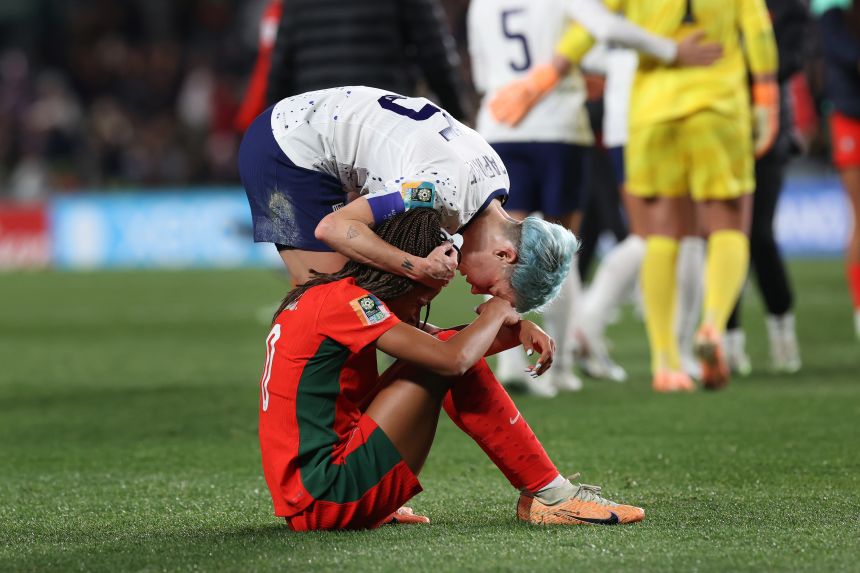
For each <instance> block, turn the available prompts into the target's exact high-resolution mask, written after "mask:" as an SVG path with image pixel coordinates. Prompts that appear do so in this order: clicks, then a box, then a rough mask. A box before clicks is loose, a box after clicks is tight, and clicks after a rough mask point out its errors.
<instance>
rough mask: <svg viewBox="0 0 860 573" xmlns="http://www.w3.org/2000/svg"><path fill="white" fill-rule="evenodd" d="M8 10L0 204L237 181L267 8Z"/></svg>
mask: <svg viewBox="0 0 860 573" xmlns="http://www.w3.org/2000/svg"><path fill="white" fill-rule="evenodd" d="M3 4H4V6H5V7H4V8H2V9H0V195H2V196H13V197H16V198H29V197H37V196H40V195H42V194H44V193H45V192H46V191H47V190H51V191H54V190H56V191H65V190H78V189H94V188H112V187H117V186H128V185H141V186H166V185H176V186H182V185H187V184H213V183H219V182H235V181H236V175H235V154H236V147H237V143H238V142H237V140H238V135H237V134H236V133H234V131H233V130H232V120H233V116H234V115H235V112H236V108H237V106H238V101H239V99H240V98H241V95H242V94H241V92H242V87H243V82H244V80H245V75H246V74H247V72H248V70H249V69H250V67H251V65H252V64H253V59H254V55H255V49H256V34H257V24H258V22H257V19H258V17H259V12H260V10H261V3H260V2H238V1H226V0H189V1H182V2H173V1H171V0H125V1H123V2H118V1H112V0H71V1H64V2H60V1H54V0H42V1H37V0H4V2H3Z"/></svg>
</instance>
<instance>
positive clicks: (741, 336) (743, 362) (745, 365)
mask: <svg viewBox="0 0 860 573" xmlns="http://www.w3.org/2000/svg"><path fill="white" fill-rule="evenodd" d="M746 341H747V339H746V334H745V333H744V331H743V330H741V329H740V328H733V329H730V330H727V331H726V337H725V343H726V361H728V363H729V369H730V370H731V371H732V373H733V374H738V375H739V376H749V375H750V374H751V373H752V364H751V363H750V357H749V355H747V351H746Z"/></svg>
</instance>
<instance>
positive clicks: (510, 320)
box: [475, 296, 522, 326]
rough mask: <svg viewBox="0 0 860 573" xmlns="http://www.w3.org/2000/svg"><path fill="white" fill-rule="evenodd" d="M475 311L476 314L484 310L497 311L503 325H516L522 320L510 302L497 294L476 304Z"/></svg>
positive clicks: (482, 312) (484, 311)
mask: <svg viewBox="0 0 860 573" xmlns="http://www.w3.org/2000/svg"><path fill="white" fill-rule="evenodd" d="M475 312H477V313H478V314H484V313H486V312H497V313H499V314H501V316H502V320H503V322H502V325H503V326H516V325H517V324H519V323H520V321H521V320H522V319H521V318H520V315H519V313H518V312H517V311H516V309H515V308H514V307H512V306H511V303H509V302H508V301H506V300H505V299H503V298H500V297H497V296H494V297H493V298H491V299H489V300H487V301H485V302H483V303H481V304H480V305H478V306H477V307H476V308H475Z"/></svg>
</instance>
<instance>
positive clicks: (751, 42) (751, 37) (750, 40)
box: [738, 0, 777, 75]
mask: <svg viewBox="0 0 860 573" xmlns="http://www.w3.org/2000/svg"><path fill="white" fill-rule="evenodd" d="M738 17H739V18H740V22H739V24H740V29H741V32H742V33H743V35H744V44H745V46H746V54H747V61H749V68H750V72H751V73H752V74H753V75H763V74H773V75H776V72H777V55H776V54H777V52H776V40H774V37H773V26H772V25H771V22H770V16H768V12H767V7H766V6H765V3H764V0H739V5H738Z"/></svg>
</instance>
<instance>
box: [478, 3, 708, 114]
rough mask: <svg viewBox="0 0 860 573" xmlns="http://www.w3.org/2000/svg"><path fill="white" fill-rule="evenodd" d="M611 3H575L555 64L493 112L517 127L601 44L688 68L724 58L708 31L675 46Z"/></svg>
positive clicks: (534, 74) (504, 92)
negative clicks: (706, 40)
mask: <svg viewBox="0 0 860 573" xmlns="http://www.w3.org/2000/svg"><path fill="white" fill-rule="evenodd" d="M606 3H607V4H608V5H609V8H607V6H605V5H604V4H603V3H602V2H600V1H599V0H570V4H569V6H568V8H569V9H568V13H569V15H570V16H571V17H572V18H574V19H575V20H576V21H577V24H573V25H571V26H570V27H569V28H568V29H567V31H566V32H565V34H564V36H563V37H562V39H561V40H560V41H559V43H558V44H557V45H556V50H555V55H554V56H553V59H552V61H551V62H548V63H544V64H541V65H538V66H536V67H535V68H533V69H532V70H531V71H530V72H529V74H528V75H527V76H526V77H524V78H523V79H521V80H517V81H514V82H511V83H510V84H508V85H507V86H504V87H503V88H501V89H500V90H499V91H498V92H497V93H496V95H495V96H494V97H493V99H492V100H491V101H490V104H489V107H490V111H491V112H492V114H493V116H494V117H495V118H496V119H497V120H498V121H500V122H502V123H505V124H508V125H511V126H514V125H516V124H518V123H519V122H520V121H522V119H523V118H524V117H525V116H526V114H527V113H528V112H529V111H530V110H531V108H532V107H534V105H535V104H536V103H537V102H538V101H540V99H541V98H543V97H544V96H545V95H546V94H547V93H549V92H550V91H551V90H552V89H553V88H554V87H555V86H556V84H557V83H558V82H559V81H560V80H561V78H562V77H564V76H565V75H566V74H567V73H568V72H569V71H570V70H571V68H573V67H574V66H578V65H579V63H580V62H581V61H582V58H583V57H585V54H586V53H588V51H589V50H591V48H592V47H593V46H594V44H595V43H596V42H597V41H602V42H613V43H616V44H619V45H622V46H626V47H628V48H632V49H635V50H637V51H639V52H642V53H644V54H649V55H651V56H654V57H655V58H657V59H658V60H660V61H662V62H664V63H667V64H671V63H674V64H677V65H682V66H707V65H710V64H712V63H713V62H714V61H716V60H717V59H719V58H720V57H722V53H723V50H722V46H720V45H719V44H718V43H714V42H702V38H703V37H704V32H703V31H697V32H694V33H692V34H690V35H689V36H687V37H686V38H684V39H683V40H681V41H680V42H678V43H675V42H674V41H673V40H670V39H669V38H664V37H662V36H658V35H656V34H652V33H651V32H649V31H648V30H645V29H644V28H641V27H639V26H637V25H636V24H634V23H633V22H630V21H629V20H627V19H626V18H624V17H623V16H621V15H619V14H616V13H615V12H614V11H613V10H617V9H619V8H621V6H622V4H621V0H606ZM610 8H611V9H610Z"/></svg>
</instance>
